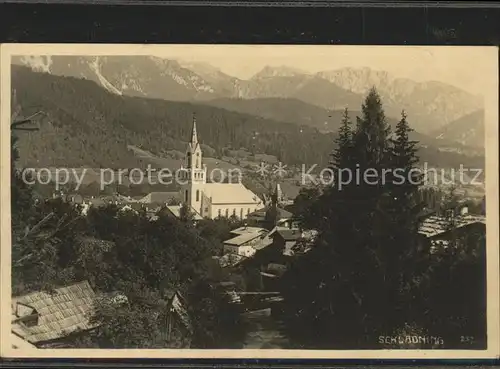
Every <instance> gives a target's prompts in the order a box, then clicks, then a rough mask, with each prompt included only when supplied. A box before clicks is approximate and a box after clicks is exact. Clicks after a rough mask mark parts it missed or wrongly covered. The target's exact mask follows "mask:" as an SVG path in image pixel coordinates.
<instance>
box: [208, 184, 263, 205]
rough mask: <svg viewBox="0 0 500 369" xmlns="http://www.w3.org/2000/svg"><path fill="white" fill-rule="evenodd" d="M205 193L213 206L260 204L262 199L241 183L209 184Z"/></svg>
mask: <svg viewBox="0 0 500 369" xmlns="http://www.w3.org/2000/svg"><path fill="white" fill-rule="evenodd" d="M203 191H204V192H205V195H206V196H207V197H209V198H211V199H212V204H213V205H217V204H238V205H239V204H253V205H255V204H259V203H261V202H262V201H261V199H260V198H259V197H258V196H257V195H256V194H254V193H253V192H252V191H250V190H249V189H247V188H246V187H245V186H243V184H241V183H207V184H206V185H205V186H204V189H203Z"/></svg>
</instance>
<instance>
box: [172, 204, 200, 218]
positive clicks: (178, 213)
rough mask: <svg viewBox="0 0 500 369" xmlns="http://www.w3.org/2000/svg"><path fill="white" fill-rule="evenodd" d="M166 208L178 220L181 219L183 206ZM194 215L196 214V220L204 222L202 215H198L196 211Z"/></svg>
mask: <svg viewBox="0 0 500 369" xmlns="http://www.w3.org/2000/svg"><path fill="white" fill-rule="evenodd" d="M165 208H166V209H168V210H169V211H170V212H171V213H172V214H173V215H174V216H175V217H176V218H180V216H181V209H182V205H168V206H166V207H165ZM193 213H194V220H202V219H203V217H202V216H201V215H200V214H198V213H196V212H194V211H193Z"/></svg>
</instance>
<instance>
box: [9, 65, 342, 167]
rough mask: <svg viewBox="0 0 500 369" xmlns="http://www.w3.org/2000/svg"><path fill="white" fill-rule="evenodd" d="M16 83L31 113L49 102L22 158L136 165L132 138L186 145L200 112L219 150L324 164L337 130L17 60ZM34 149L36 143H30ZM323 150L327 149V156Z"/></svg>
mask: <svg viewBox="0 0 500 369" xmlns="http://www.w3.org/2000/svg"><path fill="white" fill-rule="evenodd" d="M12 87H13V89H15V91H16V95H17V100H18V101H19V103H20V104H21V105H22V114H23V115H24V116H27V115H29V114H32V113H33V112H35V111H37V110H39V109H42V110H43V111H44V112H45V113H46V114H47V119H46V120H45V121H44V122H43V123H42V127H41V129H40V131H39V132H34V133H27V134H26V135H23V137H22V138H21V139H20V149H21V150H20V151H21V153H22V157H21V165H27V164H30V165H35V164H36V165H38V166H42V165H44V166H48V165H54V166H58V165H64V166H68V165H69V166H97V167H99V166H112V167H124V166H130V165H134V164H135V163H134V160H133V158H132V155H131V154H130V153H128V152H127V144H133V145H136V146H139V147H145V148H147V149H148V150H149V151H152V152H155V153H160V152H162V151H164V150H171V149H177V150H181V151H184V149H185V145H184V143H183V142H179V141H187V139H188V137H189V134H190V130H191V124H192V115H193V113H194V114H196V119H197V124H198V132H199V137H200V140H201V141H202V142H203V143H204V144H206V145H209V146H211V147H213V148H215V149H216V150H218V151H219V152H220V150H221V149H222V148H224V147H233V148H241V147H245V148H247V149H249V150H252V151H254V152H261V153H268V154H272V155H276V156H278V157H279V158H280V159H281V160H282V161H284V162H288V163H308V162H309V163H318V160H320V159H321V160H320V161H319V163H322V159H323V158H324V157H325V155H324V154H325V153H327V152H329V151H330V150H331V143H332V142H333V136H330V135H324V134H321V133H320V132H319V131H317V130H316V129H314V128H308V127H302V128H301V127H299V126H296V125H293V124H289V123H284V122H278V121H273V120H268V119H263V118H260V117H254V116H250V115H245V114H239V113H235V112H229V111H226V110H223V109H218V108H213V107H208V106H203V105H194V104H190V103H183V102H171V101H164V100H154V99H144V98H135V97H127V96H118V95H115V94H111V93H109V92H107V91H106V90H104V89H103V88H101V87H99V86H98V85H97V84H95V83H94V82H91V81H87V80H83V79H76V78H71V77H58V76H51V75H49V74H44V73H35V72H31V71H30V70H28V69H27V68H24V67H16V66H13V71H12ZM24 148H29V149H24ZM322 154H323V155H322Z"/></svg>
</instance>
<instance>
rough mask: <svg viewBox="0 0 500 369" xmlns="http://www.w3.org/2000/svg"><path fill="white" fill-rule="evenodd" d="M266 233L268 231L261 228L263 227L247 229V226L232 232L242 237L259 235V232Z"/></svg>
mask: <svg viewBox="0 0 500 369" xmlns="http://www.w3.org/2000/svg"><path fill="white" fill-rule="evenodd" d="M265 231H266V229H265V228H261V227H246V226H243V227H240V228H236V229H233V230H232V231H231V233H234V234H237V235H242V234H248V233H259V232H265Z"/></svg>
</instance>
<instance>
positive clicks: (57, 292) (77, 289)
mask: <svg viewBox="0 0 500 369" xmlns="http://www.w3.org/2000/svg"><path fill="white" fill-rule="evenodd" d="M166 300H167V307H166V308H167V314H166V321H165V322H164V323H165V329H164V330H163V332H164V334H165V338H166V339H167V340H170V339H171V338H172V332H173V331H175V330H177V331H181V336H182V340H183V341H182V342H183V344H188V343H186V341H189V340H190V337H191V334H192V327H191V322H190V318H189V315H188V313H187V308H186V302H185V300H184V299H183V297H182V296H181V294H180V293H179V292H178V291H167V292H166ZM103 303H109V304H113V305H121V304H128V299H127V297H126V296H125V295H123V294H121V293H119V292H108V293H96V292H95V291H94V290H93V289H92V287H91V286H90V284H89V282H88V281H83V282H79V283H75V284H72V285H69V286H65V287H60V288H56V289H54V290H53V291H38V292H33V293H30V294H27V295H23V296H14V297H12V300H11V335H12V336H13V337H15V339H14V340H13V341H12V342H13V343H12V345H13V347H14V348H28V347H31V348H71V347H74V346H75V341H76V339H78V338H79V337H82V336H84V335H87V334H89V333H90V332H91V331H92V330H94V329H96V328H97V327H98V325H97V324H96V323H95V322H92V316H93V314H94V312H95V309H96V306H98V304H103Z"/></svg>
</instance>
